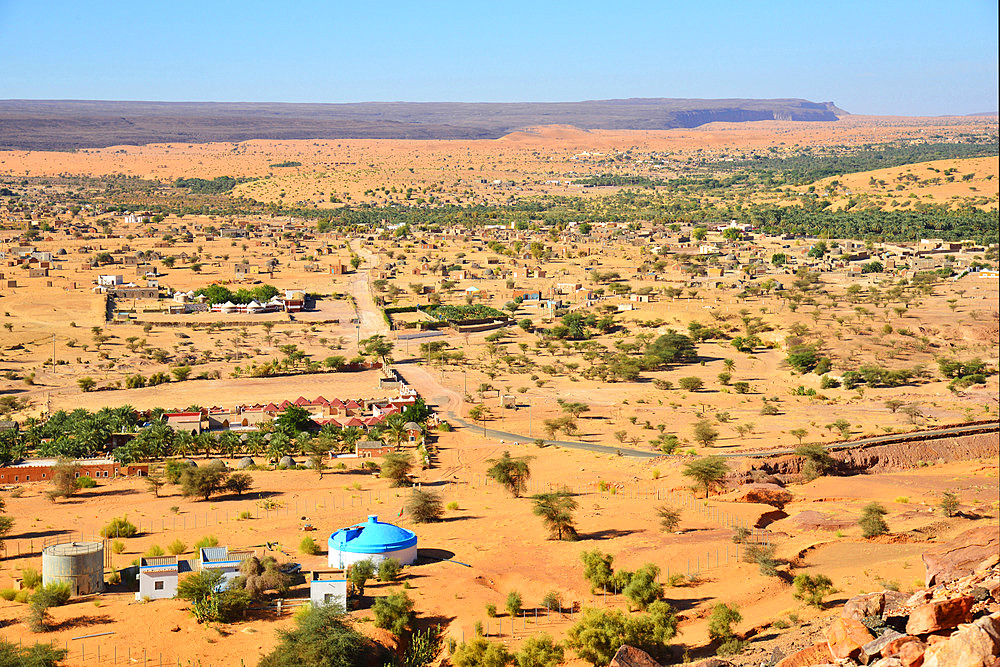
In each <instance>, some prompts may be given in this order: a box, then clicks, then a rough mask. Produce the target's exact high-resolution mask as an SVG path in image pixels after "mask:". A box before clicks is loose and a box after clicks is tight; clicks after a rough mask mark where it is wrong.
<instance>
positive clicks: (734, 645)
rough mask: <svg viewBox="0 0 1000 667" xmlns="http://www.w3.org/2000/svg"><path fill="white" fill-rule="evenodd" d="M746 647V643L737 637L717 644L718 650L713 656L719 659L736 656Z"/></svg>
mask: <svg viewBox="0 0 1000 667" xmlns="http://www.w3.org/2000/svg"><path fill="white" fill-rule="evenodd" d="M746 645H747V643H746V642H745V641H743V640H742V639H740V638H739V637H730V638H729V639H726V640H725V641H723V642H722V643H721V644H719V648H717V649H715V655H718V656H721V657H726V656H730V655H736V654H737V653H742V652H743V649H744V648H746Z"/></svg>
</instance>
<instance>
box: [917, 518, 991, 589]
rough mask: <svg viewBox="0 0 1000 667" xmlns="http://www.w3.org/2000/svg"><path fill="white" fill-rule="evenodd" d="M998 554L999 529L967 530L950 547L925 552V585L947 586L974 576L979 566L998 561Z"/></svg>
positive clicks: (952, 541) (986, 527)
mask: <svg viewBox="0 0 1000 667" xmlns="http://www.w3.org/2000/svg"><path fill="white" fill-rule="evenodd" d="M998 552H1000V535H998V530H997V527H996V526H979V527H978V528H973V529H971V530H967V531H965V532H964V533H962V534H961V535H959V536H958V537H956V538H955V539H953V540H951V541H950V542H948V543H947V544H942V545H941V546H940V547H937V548H936V549H931V550H929V551H926V552H924V555H923V560H924V567H925V568H926V570H927V576H926V578H925V582H924V585H926V586H928V587H930V586H934V585H936V584H944V583H948V582H949V581H954V580H955V579H958V578H960V577H964V576H966V575H969V574H972V573H973V572H974V571H975V570H976V568H977V567H979V566H981V565H985V564H987V563H989V561H990V560H991V559H996V558H997V553H998ZM986 566H987V567H988V565H986Z"/></svg>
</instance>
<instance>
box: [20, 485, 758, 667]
mask: <svg viewBox="0 0 1000 667" xmlns="http://www.w3.org/2000/svg"><path fill="white" fill-rule="evenodd" d="M469 485H470V486H471V487H472V488H477V489H478V488H485V487H496V486H497V485H496V483H495V482H493V481H492V480H491V479H489V478H488V477H486V476H485V475H475V476H473V477H472V478H471V479H470V481H469ZM556 490H565V491H568V492H569V493H572V494H574V495H594V494H597V495H599V496H600V497H601V499H602V502H611V503H613V502H616V501H632V500H641V501H650V502H665V503H670V504H672V505H673V506H675V507H677V508H680V509H682V510H687V511H690V512H694V513H695V514H696V516H698V517H700V518H703V519H705V520H706V521H709V522H711V523H716V524H718V525H719V526H720V527H722V528H726V529H731V530H734V531H735V530H736V529H738V528H744V529H745V530H746V532H745V535H744V539H743V543H744V544H742V545H741V544H739V543H735V542H733V541H731V540H726V541H724V542H722V543H720V544H717V545H716V546H715V547H714V548H711V547H710V548H706V549H705V550H704V551H703V552H701V551H700V550H696V551H695V552H694V553H691V552H690V550H689V553H687V554H686V555H684V556H682V557H679V558H675V559H673V560H667V561H666V562H664V563H663V565H662V566H661V567H660V575H659V583H661V584H664V585H666V586H670V585H673V584H674V583H676V580H677V575H681V576H682V577H686V578H687V579H688V580H689V581H691V580H696V579H697V578H698V577H700V576H702V575H703V574H704V573H706V572H707V571H709V570H712V569H715V568H718V567H725V566H727V565H730V564H732V563H736V562H739V561H740V558H741V555H742V550H743V549H745V548H746V546H745V545H746V544H757V545H767V544H769V542H770V535H769V533H768V531H767V530H766V529H762V528H757V527H755V526H754V525H752V524H751V523H750V522H748V521H747V520H745V519H744V518H742V517H740V516H738V515H737V514H735V513H734V512H733V511H732V510H731V508H729V507H725V506H722V505H721V504H719V503H717V502H713V501H711V500H709V499H703V498H697V497H696V496H695V495H694V494H693V493H692V492H691V491H690V490H688V489H664V488H659V487H656V486H654V485H650V484H642V483H639V484H606V483H601V482H594V483H590V484H581V485H568V486H567V485H564V484H557V483H552V482H545V481H538V480H536V481H532V482H531V483H530V484H529V485H528V489H527V490H526V493H527V494H533V493H547V492H551V491H556ZM394 500H400V496H399V492H397V491H395V490H392V489H388V490H370V491H357V492H354V493H348V494H344V495H336V494H335V495H331V496H329V497H327V498H311V499H306V498H296V499H293V500H289V501H285V502H283V503H282V502H279V501H272V500H270V499H268V498H264V497H261V498H257V499H248V500H247V501H243V502H239V501H237V502H236V504H235V506H233V507H227V508H224V509H214V510H208V511H204V512H184V513H181V514H170V515H164V516H161V517H153V518H150V517H144V518H137V519H136V521H135V525H136V527H137V528H138V529H139V531H140V534H142V535H144V536H149V535H155V534H158V533H168V532H172V531H177V530H188V529H191V530H194V529H199V528H200V529H208V528H212V527H216V526H219V525H224V524H227V523H230V522H236V521H246V520H249V519H257V520H260V519H274V518H280V517H293V516H294V517H297V518H298V519H299V520H306V521H318V520H319V519H320V516H312V517H311V516H310V515H311V514H312V515H317V514H318V513H322V512H327V511H334V510H350V509H371V508H373V507H376V506H378V505H385V504H386V503H388V502H390V501H394ZM99 533H100V530H99V529H97V530H90V531H88V530H86V529H84V530H78V531H67V532H60V533H58V534H54V535H46V536H43V537H40V538H38V539H27V540H23V539H21V540H6V547H7V558H25V557H34V556H38V555H39V554H40V553H41V549H42V548H44V547H45V546H48V545H49V544H54V543H57V542H66V541H98V540H102V539H105V538H102V537H101V536H100V534H99ZM115 537H116V536H114V535H110V536H108V537H107V538H106V539H107V540H110V539H115ZM105 543H106V544H107V542H106V541H105ZM275 548H276V549H277V550H281V547H280V546H277V545H275ZM283 553H284V552H283ZM286 555H288V554H286ZM681 558H683V560H681ZM668 590H669V589H668ZM668 598H669V594H668ZM305 604H309V600H308V599H302V598H293V599H275V600H271V601H269V602H267V603H265V604H263V605H262V606H259V607H255V608H254V609H253V611H254V612H257V613H264V614H271V613H273V614H274V615H275V616H276V617H281V616H283V615H285V614H287V613H290V612H292V611H294V610H295V609H297V608H299V607H301V606H302V605H305ZM585 605H586V606H591V607H604V608H627V607H628V600H627V599H626V598H625V596H624V594H623V591H621V590H618V589H617V588H616V587H613V588H612V589H611V590H607V591H599V592H596V593H592V594H591V595H590V596H589V598H587V599H584V600H573V601H570V602H567V603H565V604H563V603H561V602H560V603H559V606H558V607H557V608H553V609H551V610H550V609H547V608H545V607H544V606H538V607H534V608H529V609H526V610H522V612H521V613H520V614H517V615H515V616H507V617H494V618H485V619H483V620H482V621H481V622H480V624H481V625H479V626H478V627H477V626H476V625H473V624H467V623H463V624H461V625H459V626H458V627H454V626H453V627H452V630H451V635H452V637H453V638H455V639H457V640H461V641H465V640H466V638H470V639H471V638H472V637H473V636H475V635H477V634H482V635H483V636H486V637H491V638H505V639H510V640H515V641H516V640H519V639H522V638H524V637H526V636H529V635H531V634H534V633H536V632H538V631H539V630H540V629H542V628H546V627H552V626H559V625H564V624H567V623H572V622H573V621H575V620H576V619H577V617H578V615H579V613H580V612H581V610H582V608H583V607H584V606H585ZM3 638H4V639H5V640H6V641H8V642H16V643H20V642H21V641H23V639H22V637H21V636H16V637H3ZM40 639H41V640H42V641H44V636H40ZM62 648H64V649H65V650H67V651H68V655H67V660H66V664H68V665H118V664H122V665H134V666H138V665H143V667H181V666H184V667H190V666H194V665H197V666H198V667H211V665H212V663H211V662H208V661H205V660H201V659H200V658H188V657H183V656H181V655H179V654H176V653H169V652H162V651H159V650H157V651H155V652H154V651H152V650H150V649H148V648H145V647H142V646H131V645H127V644H124V643H122V642H120V641H118V639H117V638H116V637H115V635H114V633H98V634H95V635H86V636H84V637H78V638H74V639H72V640H65V641H64V642H63V646H62ZM217 664H219V665H223V664H233V663H232V662H231V661H226V660H221V659H220V660H217ZM241 664H242V661H241Z"/></svg>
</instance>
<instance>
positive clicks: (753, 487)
mask: <svg viewBox="0 0 1000 667" xmlns="http://www.w3.org/2000/svg"><path fill="white" fill-rule="evenodd" d="M723 499H724V500H728V501H730V502H735V503H760V504H762V505H770V506H772V507H777V508H778V509H782V508H784V506H785V505H787V504H788V503H790V502H792V494H791V493H790V492H789V491H787V490H786V489H785V488H784V487H781V486H778V485H777V484H757V483H753V482H751V483H750V484H744V485H743V486H741V487H739V488H738V489H736V490H735V491H732V492H730V493H727V494H726V495H725V496H723Z"/></svg>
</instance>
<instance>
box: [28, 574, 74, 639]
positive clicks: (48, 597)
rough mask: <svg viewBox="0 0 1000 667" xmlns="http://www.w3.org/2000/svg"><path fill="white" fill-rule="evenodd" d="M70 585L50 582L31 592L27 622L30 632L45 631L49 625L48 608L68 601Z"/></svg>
mask: <svg viewBox="0 0 1000 667" xmlns="http://www.w3.org/2000/svg"><path fill="white" fill-rule="evenodd" d="M70 592H71V591H70V587H69V584H68V583H67V582H59V583H51V584H48V585H47V586H43V587H41V588H39V589H38V590H36V591H35V592H34V593H32V595H31V597H30V598H29V599H28V604H29V606H30V610H29V612H28V618H27V619H26V620H27V623H28V627H29V628H31V631H32V632H45V631H46V630H48V629H49V628H50V627H51V619H50V617H49V609H50V608H51V607H60V606H62V605H64V604H66V603H67V602H69V597H70Z"/></svg>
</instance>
